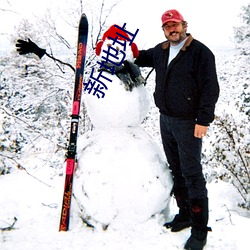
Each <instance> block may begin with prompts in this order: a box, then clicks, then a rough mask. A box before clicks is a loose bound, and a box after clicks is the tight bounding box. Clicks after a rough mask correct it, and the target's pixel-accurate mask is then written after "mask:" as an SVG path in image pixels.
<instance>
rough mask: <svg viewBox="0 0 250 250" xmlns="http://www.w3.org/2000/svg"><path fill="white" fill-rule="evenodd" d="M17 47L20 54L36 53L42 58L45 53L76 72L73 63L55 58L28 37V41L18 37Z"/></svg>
mask: <svg viewBox="0 0 250 250" xmlns="http://www.w3.org/2000/svg"><path fill="white" fill-rule="evenodd" d="M16 48H17V52H18V53H19V55H26V54H28V53H34V54H36V55H37V56H38V57H39V58H40V59H42V57H43V56H44V55H46V56H48V57H49V58H51V59H53V60H54V61H56V62H59V63H61V64H63V65H66V66H68V67H70V68H71V69H72V70H73V71H74V72H75V68H74V67H73V66H72V65H71V64H69V63H65V62H62V61H61V60H59V59H57V58H55V57H54V56H52V55H50V54H48V53H47V52H46V49H42V48H40V47H38V46H37V45H36V44H35V43H34V42H32V41H31V40H30V39H29V38H28V41H24V40H21V39H18V40H17V43H16Z"/></svg>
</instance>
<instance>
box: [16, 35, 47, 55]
mask: <svg viewBox="0 0 250 250" xmlns="http://www.w3.org/2000/svg"><path fill="white" fill-rule="evenodd" d="M16 47H17V52H19V54H20V55H25V54H28V53H34V54H36V55H37V56H39V58H40V59H41V58H42V57H43V56H44V54H45V53H46V50H45V49H41V48H39V47H38V46H37V45H36V44H35V43H33V42H32V41H31V40H30V39H28V42H27V41H24V40H21V39H19V40H17V43H16Z"/></svg>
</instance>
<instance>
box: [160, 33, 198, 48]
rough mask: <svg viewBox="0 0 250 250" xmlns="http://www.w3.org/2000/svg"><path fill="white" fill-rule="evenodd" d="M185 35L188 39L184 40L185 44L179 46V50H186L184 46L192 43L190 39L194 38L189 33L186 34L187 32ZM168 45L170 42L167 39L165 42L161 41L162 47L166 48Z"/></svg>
mask: <svg viewBox="0 0 250 250" xmlns="http://www.w3.org/2000/svg"><path fill="white" fill-rule="evenodd" d="M187 36H188V39H187V40H186V42H185V44H184V45H183V47H182V48H181V50H183V51H186V48H187V47H188V46H189V45H190V44H191V43H192V41H193V40H194V38H193V37H192V35H191V34H188V33H187ZM169 46H170V43H169V41H166V42H163V44H162V48H163V49H168V48H169Z"/></svg>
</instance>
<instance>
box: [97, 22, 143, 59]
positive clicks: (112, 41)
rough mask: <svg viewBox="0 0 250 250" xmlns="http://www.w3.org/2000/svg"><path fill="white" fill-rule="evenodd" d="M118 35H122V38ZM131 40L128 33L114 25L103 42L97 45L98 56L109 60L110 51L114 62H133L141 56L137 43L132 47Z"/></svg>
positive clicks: (103, 38)
mask: <svg viewBox="0 0 250 250" xmlns="http://www.w3.org/2000/svg"><path fill="white" fill-rule="evenodd" d="M117 33H120V34H122V36H120V35H118V34H117ZM126 38H127V39H126ZM129 40H130V38H129V36H128V34H127V33H126V32H124V31H123V30H121V29H119V28H117V27H116V26H115V25H112V26H111V27H110V28H109V29H108V30H107V31H106V32H105V33H104V34H103V37H102V40H101V41H99V42H98V43H97V45H96V49H95V52H96V55H97V56H99V57H100V58H107V56H108V53H107V51H109V52H110V53H111V54H112V55H114V56H111V55H109V56H110V59H111V60H112V61H113V62H120V61H121V60H122V59H123V60H128V61H131V62H133V61H134V60H135V58H136V57H137V56H138V55H139V51H138V48H137V45H136V44H135V43H132V44H131V45H130V41H129ZM109 47H110V48H109ZM124 55H125V57H124Z"/></svg>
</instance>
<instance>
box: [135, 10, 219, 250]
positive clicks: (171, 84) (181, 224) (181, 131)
mask: <svg viewBox="0 0 250 250" xmlns="http://www.w3.org/2000/svg"><path fill="white" fill-rule="evenodd" d="M162 29H163V31H164V34H165V37H166V38H167V41H165V42H162V43H160V44H158V45H156V46H155V47H154V48H151V49H148V50H141V51H139V56H138V57H137V59H136V61H135V63H136V64H137V65H139V66H140V67H153V68H155V71H156V87H155V92H154V100H155V103H156V106H157V107H158V108H159V111H160V130H161V137H162V143H163V148H164V151H165V154H166V157H167V161H168V163H169V165H170V169H171V171H172V174H173V180H174V186H173V193H174V196H175V198H176V201H177V206H178V207H179V213H178V214H177V215H176V216H175V218H174V220H173V221H172V222H168V223H166V224H165V226H166V227H167V228H170V229H171V231H173V232H177V231H180V230H182V229H184V228H186V227H190V226H192V229H191V236H190V237H189V239H188V240H187V242H186V244H185V249H191V250H199V249H203V247H204V245H205V244H206V239H207V231H208V227H207V223H208V198H207V189H206V181H205V179H204V176H203V173H202V166H201V147H202V137H204V136H206V134H207V130H208V126H209V124H210V123H211V122H212V121H213V119H214V109H215V104H216V102H217V99H218V96H219V85H218V81H217V75H216V68H215V58H214V55H213V54H212V52H211V51H210V50H209V49H208V48H207V47H206V46H205V45H204V44H202V43H201V42H199V41H197V40H195V39H194V38H193V37H192V36H191V35H190V34H188V33H186V31H187V22H186V21H184V18H183V16H182V15H181V14H180V13H179V12H178V11H177V10H169V11H166V12H165V13H164V14H163V15H162Z"/></svg>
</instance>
